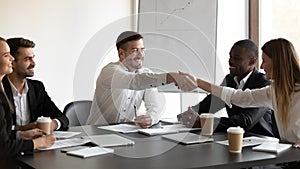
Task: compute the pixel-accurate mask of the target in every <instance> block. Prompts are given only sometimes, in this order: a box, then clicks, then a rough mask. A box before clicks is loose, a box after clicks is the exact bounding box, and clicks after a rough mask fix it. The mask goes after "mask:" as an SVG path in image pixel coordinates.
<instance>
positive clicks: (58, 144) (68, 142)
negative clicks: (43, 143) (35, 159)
mask: <svg viewBox="0 0 300 169" xmlns="http://www.w3.org/2000/svg"><path fill="white" fill-rule="evenodd" d="M89 142H91V140H89V139H82V138H73V139H65V140H56V141H55V143H54V144H53V145H52V146H51V147H48V148H39V150H53V149H57V148H65V147H72V146H79V145H84V144H86V143H89Z"/></svg>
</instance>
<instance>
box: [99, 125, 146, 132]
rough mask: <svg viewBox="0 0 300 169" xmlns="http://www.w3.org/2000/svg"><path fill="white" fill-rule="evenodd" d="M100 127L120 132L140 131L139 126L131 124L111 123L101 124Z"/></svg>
mask: <svg viewBox="0 0 300 169" xmlns="http://www.w3.org/2000/svg"><path fill="white" fill-rule="evenodd" d="M98 128H100V129H105V130H110V131H115V132H120V133H134V132H138V129H139V128H140V127H139V126H136V125H130V124H116V125H109V126H100V127H98Z"/></svg>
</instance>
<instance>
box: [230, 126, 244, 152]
mask: <svg viewBox="0 0 300 169" xmlns="http://www.w3.org/2000/svg"><path fill="white" fill-rule="evenodd" d="M244 132H245V131H244V129H243V128H241V127H229V128H228V129H227V133H228V143H229V152H231V153H240V152H242V146H243V136H244Z"/></svg>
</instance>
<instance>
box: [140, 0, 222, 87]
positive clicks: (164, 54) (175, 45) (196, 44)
mask: <svg viewBox="0 0 300 169" xmlns="http://www.w3.org/2000/svg"><path fill="white" fill-rule="evenodd" d="M138 32H140V33H141V34H142V35H143V36H144V45H145V48H146V56H145V61H144V66H145V67H148V68H151V69H152V70H153V71H155V72H170V71H171V72H177V71H178V70H180V71H184V72H188V73H192V74H194V75H195V76H197V77H201V78H203V79H205V80H208V81H210V82H213V83H214V82H215V77H216V75H215V72H216V71H215V69H216V38H217V0H140V1H139V15H138Z"/></svg>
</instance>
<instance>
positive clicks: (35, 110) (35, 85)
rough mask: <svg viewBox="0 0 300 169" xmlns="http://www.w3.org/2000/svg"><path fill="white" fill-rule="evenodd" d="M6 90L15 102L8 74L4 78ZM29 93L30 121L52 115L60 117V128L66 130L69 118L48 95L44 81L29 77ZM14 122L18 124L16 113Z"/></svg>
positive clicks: (51, 116) (52, 117)
mask: <svg viewBox="0 0 300 169" xmlns="http://www.w3.org/2000/svg"><path fill="white" fill-rule="evenodd" d="M2 83H3V87H4V90H5V92H6V94H7V96H8V98H9V100H10V101H11V103H14V98H13V94H12V90H11V86H10V83H9V81H8V78H7V76H4V77H3V80H2ZM27 84H28V88H29V90H28V93H27V99H28V102H29V110H30V122H34V121H36V120H37V118H38V117H40V116H44V117H50V118H51V119H54V118H56V119H58V120H59V121H60V122H61V127H60V130H64V129H66V128H67V127H68V125H69V120H68V118H67V117H66V116H65V115H64V114H63V113H62V112H61V111H60V110H59V109H58V108H57V107H56V105H55V104H54V102H53V101H52V100H51V98H50V97H49V96H48V94H47V92H46V90H45V86H44V84H43V83H42V82H40V81H37V80H32V79H27ZM13 119H14V120H13V123H14V124H16V115H15V113H14V116H13Z"/></svg>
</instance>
